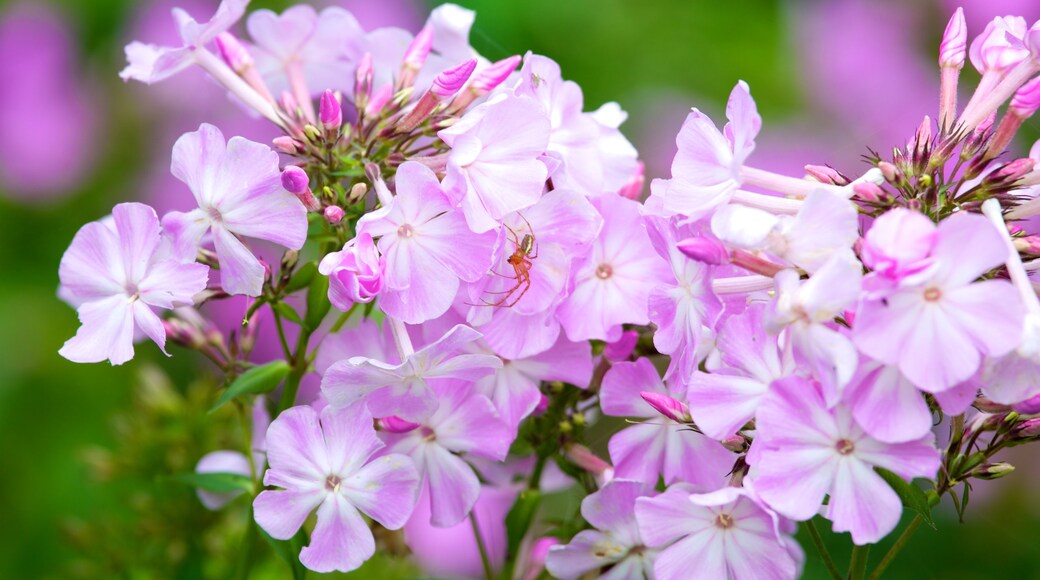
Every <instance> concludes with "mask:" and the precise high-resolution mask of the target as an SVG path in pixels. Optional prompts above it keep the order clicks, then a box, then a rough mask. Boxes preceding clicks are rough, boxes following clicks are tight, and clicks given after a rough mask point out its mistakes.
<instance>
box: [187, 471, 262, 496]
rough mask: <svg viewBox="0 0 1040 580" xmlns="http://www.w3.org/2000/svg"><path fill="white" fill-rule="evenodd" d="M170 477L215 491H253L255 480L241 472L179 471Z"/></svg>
mask: <svg viewBox="0 0 1040 580" xmlns="http://www.w3.org/2000/svg"><path fill="white" fill-rule="evenodd" d="M170 479H172V480H174V481H178V482H180V483H186V484H188V485H190V486H192V487H196V488H198V489H203V490H206V491H212V492H213V493H232V492H235V491H247V492H252V491H253V480H252V479H250V478H249V477H247V476H245V475H242V474H240V473H194V472H192V473H178V474H177V475H173V476H171V477H170Z"/></svg>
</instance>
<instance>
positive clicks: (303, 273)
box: [285, 262, 318, 294]
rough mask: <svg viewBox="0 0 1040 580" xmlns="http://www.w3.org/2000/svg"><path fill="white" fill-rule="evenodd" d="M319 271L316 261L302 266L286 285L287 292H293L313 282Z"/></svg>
mask: <svg viewBox="0 0 1040 580" xmlns="http://www.w3.org/2000/svg"><path fill="white" fill-rule="evenodd" d="M317 273H318V266H316V265H315V264H314V262H307V263H306V264H304V265H303V266H300V269H299V270H297V271H296V273H295V274H293V276H292V278H290V279H289V283H288V284H286V285H285V293H286V294H292V293H293V292H296V291H297V290H303V289H304V288H306V287H307V286H308V285H309V284H310V283H311V280H313V279H314V276H315V275H316V274H317Z"/></svg>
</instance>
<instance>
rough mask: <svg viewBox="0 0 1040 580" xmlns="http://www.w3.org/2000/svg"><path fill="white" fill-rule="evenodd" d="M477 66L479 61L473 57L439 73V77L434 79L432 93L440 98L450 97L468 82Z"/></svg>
mask: <svg viewBox="0 0 1040 580" xmlns="http://www.w3.org/2000/svg"><path fill="white" fill-rule="evenodd" d="M476 68H477V61H476V59H472V58H471V59H469V60H467V61H466V62H464V63H462V64H460V65H458V66H455V67H453V68H450V69H448V70H446V71H444V72H442V73H441V74H439V75H437V78H435V79H433V86H431V87H430V93H432V94H433V95H434V96H435V97H437V99H438V100H444V99H447V98H450V97H451V96H452V95H454V94H455V93H457V92H459V89H461V88H462V86H463V85H465V84H466V81H468V80H469V77H470V75H472V74H473V70H474V69H476Z"/></svg>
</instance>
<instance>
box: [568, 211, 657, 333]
mask: <svg viewBox="0 0 1040 580" xmlns="http://www.w3.org/2000/svg"><path fill="white" fill-rule="evenodd" d="M593 205H595V206H596V209H597V210H598V211H599V213H600V215H601V216H603V229H602V230H600V234H599V237H598V238H596V241H595V242H593V244H592V251H591V252H589V253H588V255H586V257H585V259H584V260H583V261H582V262H581V263H580V264H578V265H577V266H576V269H575V271H574V289H573V290H572V291H571V294H570V296H569V297H568V298H567V299H566V300H565V301H564V302H563V303H562V304H561V305H560V309H559V312H558V316H559V320H560V323H561V324H562V325H563V328H564V329H565V330H566V331H567V337H568V338H570V339H571V340H588V339H597V340H608V341H609V340H616V339H617V338H619V337H620V336H621V325H622V324H647V323H648V322H649V321H650V318H649V300H650V293H651V291H652V290H653V289H654V287H655V286H657V285H659V284H667V283H668V282H669V281H670V280H671V279H672V275H671V274H670V273H669V272H668V268H667V265H666V263H665V262H664V260H663V259H661V257H660V256H659V255H658V254H657V253H656V252H655V251H654V247H653V245H652V244H651V243H650V238H649V237H648V235H647V232H646V228H645V226H644V224H643V220H642V218H641V216H640V215H639V207H640V206H639V204H638V203H637V202H634V201H632V200H630V199H626V198H623V197H621V196H617V195H608V196H600V197H598V198H595V199H593Z"/></svg>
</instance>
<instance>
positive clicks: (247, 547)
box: [235, 506, 260, 580]
mask: <svg viewBox="0 0 1040 580" xmlns="http://www.w3.org/2000/svg"><path fill="white" fill-rule="evenodd" d="M246 515H248V516H249V519H247V520H246V531H245V536H243V537H242V547H241V548H240V549H239V560H238V566H237V567H236V569H235V578H238V580H247V579H248V578H249V571H250V570H252V568H253V562H255V561H256V548H257V541H256V540H257V538H259V537H260V534H259V533H258V532H257V529H256V524H255V523H253V507H252V506H249V510H247V511H246Z"/></svg>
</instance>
